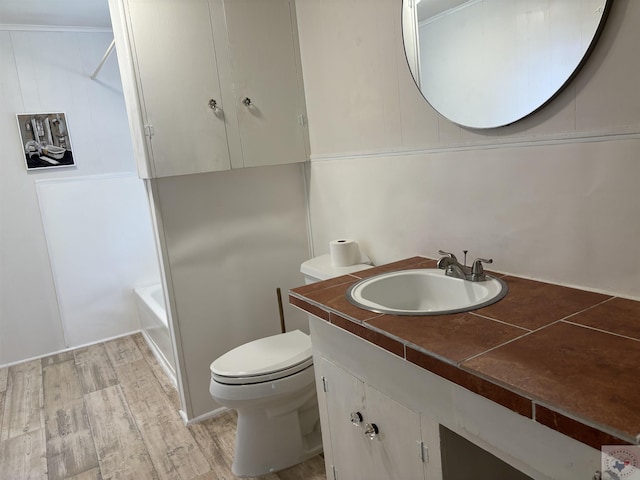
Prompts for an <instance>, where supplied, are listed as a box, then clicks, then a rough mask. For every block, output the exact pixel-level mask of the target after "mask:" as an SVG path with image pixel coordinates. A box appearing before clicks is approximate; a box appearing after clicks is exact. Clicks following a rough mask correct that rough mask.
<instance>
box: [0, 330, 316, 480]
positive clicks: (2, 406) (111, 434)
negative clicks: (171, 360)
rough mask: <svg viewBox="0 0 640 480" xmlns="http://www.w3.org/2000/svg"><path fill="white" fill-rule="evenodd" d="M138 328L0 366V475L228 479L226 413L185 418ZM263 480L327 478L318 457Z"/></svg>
mask: <svg viewBox="0 0 640 480" xmlns="http://www.w3.org/2000/svg"><path fill="white" fill-rule="evenodd" d="M178 407H179V403H178V394H177V392H176V390H175V388H174V387H173V385H172V384H171V382H170V380H169V379H168V378H167V376H166V374H165V373H164V371H163V370H162V368H161V367H160V366H159V365H158V363H157V362H156V359H155V357H154V356H153V354H152V353H151V350H149V348H148V346H147V345H146V343H145V341H144V339H143V337H142V335H140V334H135V335H132V336H128V337H122V338H119V339H116V340H111V341H109V342H105V343H101V344H98V345H92V346H90V347H85V348H79V349H76V350H74V351H72V352H65V353H61V354H58V355H52V356H50V357H46V358H43V359H41V360H33V361H29V362H24V363H21V364H19V365H13V366H11V367H8V368H2V369H0V480H20V479H51V480H59V479H60V480H62V479H64V480H72V479H73V480H107V479H135V480H146V479H153V480H156V479H157V480H164V479H171V480H192V479H193V480H231V479H234V478H236V477H235V476H234V475H233V474H232V473H231V462H232V455H233V448H234V441H235V428H236V416H235V413H233V412H228V413H224V414H222V415H220V416H218V417H216V418H213V419H209V420H206V421H204V422H202V423H199V424H196V425H190V426H188V427H187V426H185V425H184V424H183V422H182V420H181V418H180V416H179V414H178ZM261 478H262V479H264V480H326V476H325V472H324V461H323V459H322V458H321V457H320V456H317V457H314V458H312V459H311V460H309V461H307V462H305V463H303V464H300V465H296V466H295V467H292V468H290V469H287V470H284V471H281V472H278V473H274V474H269V475H267V476H264V477H261Z"/></svg>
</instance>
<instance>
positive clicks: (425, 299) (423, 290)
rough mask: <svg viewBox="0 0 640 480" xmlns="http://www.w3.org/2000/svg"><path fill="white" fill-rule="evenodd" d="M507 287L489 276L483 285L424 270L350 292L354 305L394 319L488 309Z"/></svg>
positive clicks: (369, 281)
mask: <svg viewBox="0 0 640 480" xmlns="http://www.w3.org/2000/svg"><path fill="white" fill-rule="evenodd" d="M507 291H508V288H507V284H506V283H504V282H503V281H502V280H500V279H499V278H495V277H491V276H490V275H487V279H486V280H485V281H482V282H471V281H468V280H462V279H460V278H454V277H448V276H446V275H445V273H444V270H440V269H437V268H423V269H414V270H400V271H397V272H390V273H382V274H380V275H376V276H375V277H371V278H365V279H364V280H361V281H359V282H358V283H356V284H354V285H352V286H351V287H350V288H349V290H348V291H347V300H349V302H350V303H352V304H353V305H355V306H357V307H360V308H364V309H365V310H370V311H372V312H377V313H389V314H392V315H444V314H447V313H460V312H468V311H470V310H475V309H477V308H481V307H486V306H487V305H491V304H492V303H495V302H497V301H498V300H500V299H501V298H503V297H504V296H505V295H506V294H507Z"/></svg>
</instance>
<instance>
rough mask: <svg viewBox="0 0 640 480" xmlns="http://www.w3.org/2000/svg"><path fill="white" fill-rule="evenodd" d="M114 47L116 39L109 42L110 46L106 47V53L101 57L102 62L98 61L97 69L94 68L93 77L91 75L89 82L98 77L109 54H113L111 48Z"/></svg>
mask: <svg viewBox="0 0 640 480" xmlns="http://www.w3.org/2000/svg"><path fill="white" fill-rule="evenodd" d="M115 46H116V39H115V38H114V39H113V40H111V44H110V45H109V46H108V47H107V51H106V52H104V55H103V57H102V60H100V64H99V65H98V68H96V71H95V72H93V75H91V80H95V79H96V77H97V76H98V73H100V69H101V68H102V66H103V65H104V62H106V61H107V58H109V55H111V52H113V47H115Z"/></svg>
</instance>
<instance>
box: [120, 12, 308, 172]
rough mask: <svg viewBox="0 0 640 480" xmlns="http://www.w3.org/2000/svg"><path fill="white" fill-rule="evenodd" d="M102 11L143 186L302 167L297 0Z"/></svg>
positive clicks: (304, 144) (303, 130)
mask: <svg viewBox="0 0 640 480" xmlns="http://www.w3.org/2000/svg"><path fill="white" fill-rule="evenodd" d="M109 3H110V10H111V15H112V20H113V23H114V36H115V38H116V45H117V47H118V57H119V62H120V69H121V74H122V78H123V89H124V92H125V98H126V100H127V109H128V114H129V119H130V123H131V124H132V132H133V134H134V136H135V135H136V134H138V136H141V137H142V138H140V139H137V140H136V139H135V138H134V150H135V152H136V157H137V161H138V170H139V174H140V176H141V177H143V178H154V177H166V176H173V175H184V174H190V173H201V172H211V171H219V170H229V169H231V168H242V167H252V166H262V165H275V164H284V163H295V162H303V161H305V160H306V159H307V158H308V134H307V127H306V121H305V118H306V111H305V106H304V92H303V86H302V75H301V67H300V60H299V48H298V36H297V27H296V20H295V2H294V0H110V1H109ZM127 83H129V85H126V84H127ZM136 147H137V148H136Z"/></svg>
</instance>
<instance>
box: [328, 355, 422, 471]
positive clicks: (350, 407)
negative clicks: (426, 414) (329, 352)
mask: <svg viewBox="0 0 640 480" xmlns="http://www.w3.org/2000/svg"><path fill="white" fill-rule="evenodd" d="M316 368H319V369H320V371H319V374H320V375H321V379H322V382H323V386H322V390H323V391H324V390H326V392H325V393H324V396H322V395H321V396H320V397H319V399H320V401H322V400H323V398H324V401H325V402H326V407H327V414H328V415H327V417H328V421H327V422H325V423H324V424H323V425H322V432H323V435H325V436H326V435H328V436H329V442H327V441H326V440H327V439H326V438H325V458H326V463H327V478H328V479H330V480H344V479H348V480H359V479H362V480H365V479H366V480H389V479H392V478H397V479H403V480H420V479H424V478H425V469H424V460H423V447H422V440H421V426H420V415H419V414H418V413H416V412H414V411H412V410H410V409H408V408H406V407H405V406H403V405H401V404H399V403H398V402H396V401H395V400H393V399H391V398H390V397H388V396H387V395H385V394H383V393H381V392H380V391H378V390H377V389H375V388H373V387H371V386H370V385H367V384H365V383H364V382H363V381H362V380H360V379H358V378H357V377H355V376H354V375H352V374H351V373H349V372H348V371H346V370H344V369H343V368H341V367H339V366H337V365H335V364H333V363H332V362H330V361H327V360H326V359H322V360H321V362H320V364H319V365H317V366H316ZM357 413H359V414H360V415H361V416H362V422H359V423H357V424H356V425H354V424H353V420H354V419H355V420H356V422H357V420H358V418H357ZM373 424H375V428H376V429H377V433H375V430H374V431H372V426H373ZM367 428H368V429H369V433H367ZM327 443H328V444H329V446H330V448H329V451H326V450H327V448H326V447H327Z"/></svg>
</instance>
